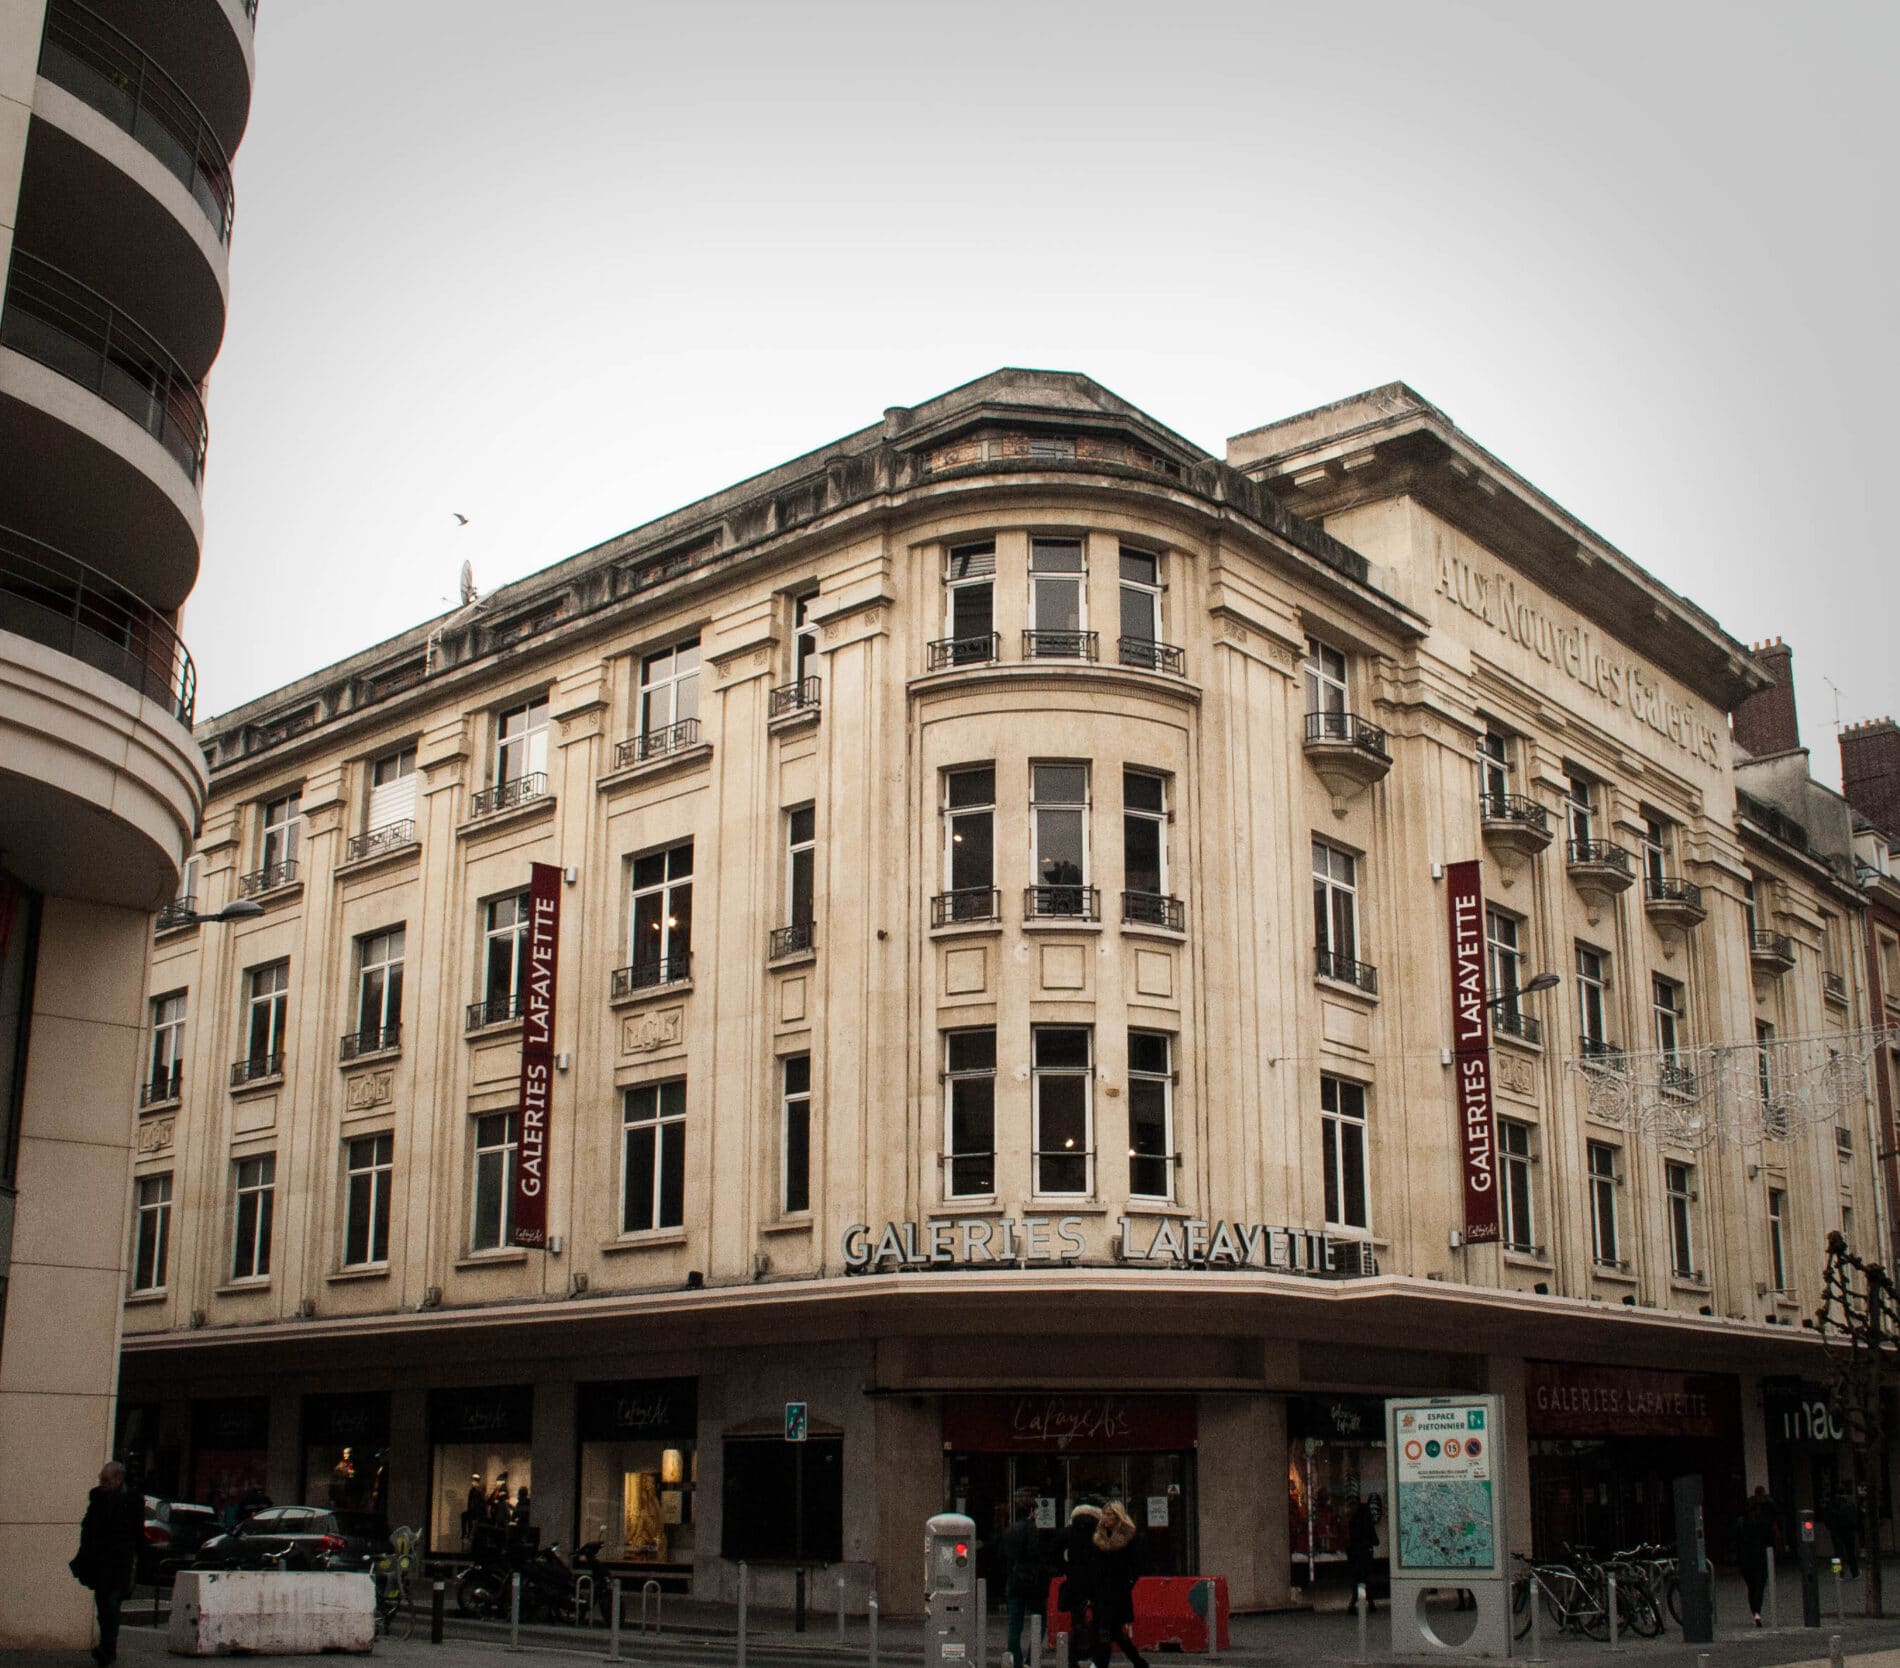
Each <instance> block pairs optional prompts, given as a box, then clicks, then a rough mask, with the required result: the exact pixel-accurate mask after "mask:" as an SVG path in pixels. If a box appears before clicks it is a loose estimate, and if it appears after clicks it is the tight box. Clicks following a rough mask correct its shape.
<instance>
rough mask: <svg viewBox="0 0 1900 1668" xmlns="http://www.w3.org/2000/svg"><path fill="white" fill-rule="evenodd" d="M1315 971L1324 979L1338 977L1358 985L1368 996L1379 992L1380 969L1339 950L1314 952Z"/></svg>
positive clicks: (1341, 981) (1323, 949)
mask: <svg viewBox="0 0 1900 1668" xmlns="http://www.w3.org/2000/svg"><path fill="white" fill-rule="evenodd" d="M1313 971H1314V972H1315V973H1317V974H1318V975H1319V977H1320V978H1322V979H1337V980H1339V982H1340V983H1341V984H1347V985H1357V986H1358V987H1359V988H1360V989H1361V990H1363V991H1364V992H1366V994H1367V995H1368V996H1377V995H1378V994H1379V970H1378V968H1376V967H1374V966H1373V965H1372V964H1371V963H1370V962H1364V961H1354V960H1353V959H1352V957H1351V956H1342V955H1341V954H1340V953H1339V952H1338V951H1337V950H1328V949H1325V948H1323V947H1322V948H1320V949H1316V950H1315V951H1314V952H1313Z"/></svg>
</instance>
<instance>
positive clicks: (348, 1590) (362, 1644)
mask: <svg viewBox="0 0 1900 1668" xmlns="http://www.w3.org/2000/svg"><path fill="white" fill-rule="evenodd" d="M375 1644H376V1584H375V1582H374V1581H373V1580H372V1579H371V1577H370V1576H369V1575H368V1574H366V1573H363V1572H360V1571H348V1570H337V1571H329V1570H309V1571H304V1570H180V1571H179V1572H178V1584H177V1585H176V1586H175V1587H174V1588H173V1589H172V1626H171V1636H170V1638H169V1639H168V1640H167V1641H166V1645H167V1648H168V1649H169V1650H170V1651H171V1653H172V1655H173V1656H219V1655H222V1654H224V1653H226V1652H231V1651H255V1652H257V1653H259V1654H260V1655H267V1656H302V1655H313V1654H315V1653H316V1652H318V1651H358V1652H367V1651H370V1650H372V1649H374V1648H375Z"/></svg>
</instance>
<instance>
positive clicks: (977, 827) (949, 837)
mask: <svg viewBox="0 0 1900 1668" xmlns="http://www.w3.org/2000/svg"><path fill="white" fill-rule="evenodd" d="M943 884H944V890H945V892H946V894H947V895H948V911H947V919H949V920H952V921H987V920H989V919H990V918H991V917H992V916H993V915H994V914H995V913H996V899H995V897H994V895H993V894H994V892H995V889H996V767H995V766H994V765H987V764H986V765H969V766H966V767H965V768H963V769H961V770H946V771H945V772H944V773H943Z"/></svg>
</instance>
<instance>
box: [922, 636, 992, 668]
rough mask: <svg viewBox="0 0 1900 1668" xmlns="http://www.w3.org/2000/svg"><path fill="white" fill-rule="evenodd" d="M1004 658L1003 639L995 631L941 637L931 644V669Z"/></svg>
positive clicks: (979, 664)
mask: <svg viewBox="0 0 1900 1668" xmlns="http://www.w3.org/2000/svg"><path fill="white" fill-rule="evenodd" d="M1002 658H1003V639H1002V638H1001V637H999V636H998V635H997V634H996V633H995V632H993V631H992V632H989V633H987V634H986V635H984V636H981V637H939V638H938V639H937V640H936V642H934V643H932V644H931V645H930V670H931V671H933V672H941V671H942V670H943V669H944V667H946V666H982V665H985V664H987V663H988V662H990V661H993V660H1001V659H1002Z"/></svg>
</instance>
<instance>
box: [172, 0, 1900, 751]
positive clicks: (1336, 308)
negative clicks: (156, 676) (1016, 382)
mask: <svg viewBox="0 0 1900 1668" xmlns="http://www.w3.org/2000/svg"><path fill="white" fill-rule="evenodd" d="M1896 46H1900V8H1895V7H1894V6H1892V5H1887V4H1882V5H1872V4H1868V5H1858V4H1812V3H1811V4H1807V5H1804V6H1800V7H1794V6H1787V5H1777V6H1772V7H1771V6H1765V5H1763V6H1754V5H1747V4H1743V3H1740V0H1723V3H1721V4H1672V3H1665V0H1647V3H1644V4H1619V3H1611V0H1589V3H1587V4H1586V3H1581V0H1580V3H1577V4H1573V5H1569V6H1558V5H1552V4H1523V3H1510V4H1505V3H1497V4H1493V3H1480V0H1426V3H1420V0H1411V3H1407V4H1387V3H1382V0H1358V3H1355V4H1353V5H1350V6H1347V5H1324V4H1318V5H1316V4H1311V3H1304V4H1298V5H1295V4H1282V3H1277V0H1257V3H1254V4H1248V5H1231V6H1229V5H1203V6H1194V5H1188V4H1180V3H1177V4H1175V5H1173V6H1155V5H1152V4H1147V5H1140V6H1136V5H1123V4H1110V3H1106V0H1090V3H1087V4H1053V3H1038V0H1013V3H1010V4H988V3H984V0H960V3H958V4H954V5H944V4H931V5H924V4H911V3H906V0H883V3H875V4H874V3H869V0H866V3H858V4H851V3H824V4H819V3H802V0H777V3H760V4H738V3H730V4H728V3H717V0H713V3H709V0H694V3H692V4H684V5H682V4H678V3H676V0H669V3H667V4H663V5H661V4H654V5H649V4H644V3H637V0H626V3H619V4H610V3H605V0H598V3H582V0H548V3H545V4H537V5H532V6H531V5H527V4H523V3H521V0H400V3H396V0H321V3H318V0H263V4H262V6H261V7H260V10H259V15H258V20H257V64H258V73H257V87H256V96H255V100H254V103H253V106H252V117H251V125H250V131H249V133H248V134H247V136H246V138H245V141H244V145H243V148H242V150H241V151H240V153H239V156H238V161H237V190H238V212H237V222H236V229H235V235H234V243H233V256H232V304H231V317H230V326H229V329H228V331H227V334H226V338H225V346H224V351H223V354H222V356H221V358H220V359H219V361H218V364H217V367H216V369H215V371H214V372H213V375H212V397H211V421H212V439H211V458H210V465H209V476H208V484H207V489H206V518H207V528H208V531H207V537H206V541H205V560H204V569H203V575H202V578H201V580H200V582H199V586H198V589H197V592H196V594H195V595H194V597H193V599H192V602H191V604H190V608H189V612H188V614H187V618H186V635H187V640H188V641H189V642H190V643H191V645H192V649H193V652H194V655H195V656H196V658H197V661H198V665H199V673H200V678H201V696H200V702H199V711H200V713H201V714H204V715H210V714H214V713H218V712H221V711H224V710H227V709H229V708H230V707H232V706H235V705H238V704H240V703H242V702H244V701H247V700H250V699H252V698H253V697H255V696H258V695H260V694H263V693H265V692H266V691H268V690H270V689H273V688H275V687H277V686H279V685H281V684H283V683H285V682H287V681H289V680H291V679H293V678H296V677H298V676H301V675H303V674H304V673H306V672H309V671H312V670H314V669H316V668H318V667H320V666H323V665H326V664H328V663H329V662H331V661H333V660H336V659H338V658H341V657H342V656H344V655H347V654H350V653H352V652H354V651H356V650H358V649H360V648H363V647H366V646H368V645H369V644H370V643H372V642H375V641H377V640H379V639H381V638H382V637H385V636H388V635H390V634H392V633H394V632H397V631H400V630H402V629H404V628H405V627H407V626H409V625H412V624H414V623H415V622H416V621H418V620H421V619H423V618H426V617H428V616H431V615H433V614H435V613H437V612H439V611H440V610H441V609H442V608H443V607H444V606H445V605H446V604H447V603H449V602H452V601H453V598H454V585H455V574H456V569H457V567H458V565H459V564H460V562H461V561H462V559H463V558H464V557H466V558H468V559H469V560H470V561H471V562H472V563H473V564H474V568H475V575H476V579H477V582H478V584H480V585H481V587H482V588H483V589H484V590H486V589H491V588H493V587H494V586H496V585H498V584H500V583H502V582H504V581H507V580H511V579H515V578H518V577H520V576H521V575H523V574H526V573H530V572H532V571H534V570H535V569H537V568H540V567H543V566H545V565H547V564H548V563H549V562H552V561H555V560H558V559H559V558H561V557H563V556H566V555H568V554H571V553H572V552H574V551H576V550H579V549H582V548H584V547H586V546H587V545H590V544H593V543H595V542H597V541H599V540H601V539H603V538H607V537H609V536H611V535H613V534H614V533H617V532H620V531H621V530H623V529H625V528H627V527H631V526H634V525H637V524H638V523H640V522H642V521H645V520H647V519H649V518H651V517H653V516H655V515H658V514H661V513H664V512H665V511H667V510H670V509H673V508H675V507H677V506H679V505H681V504H684V503H687V502H689V501H691V500H692V499H694V498H696V497H698V496H700V495H701V494H703V493H706V492H709V491H713V490H715V489H717V488H719V487H722V486H725V485H727V484H728V483H730V482H732V481H734V480H736V479H738V478H740V477H742V476H744V475H747V474H750V473H752V472H753V471H755V470H758V469H762V468H766V467H769V466H771V465H773V464H775V463H778V462H780V461H782V460H783V459H785V458H787V457H790V456H792V455H794V454H796V453H799V452H802V451H805V450H808V449H810V448H812V447H814V446H817V445H820V444H822V443H824V442H825V441H828V440H831V439H834V438H836V437H837V436H839V435H841V434H844V433H846V432H848V431H850V430H852V429H855V428H858V427H860V426H862V425H863V424H865V423H868V422H871V421H873V420H875V419H876V418H877V417H878V415H879V414H880V413H881V412H882V411H883V409H884V407H886V406H888V405H909V404H915V403H917V402H919V401H922V400H924V399H927V398H929V397H930V396H931V395H933V394H937V393H940V392H942V391H943V390H944V389H946V388H950V387H953V386H955V385H956V384H958V383H960V382H964V381H966V380H968V379H969V378H971V377H973V376H977V375H980V374H982V373H983V372H985V371H988V370H992V369H994V368H996V367H997V366H1001V365H1031V366H1041V367H1051V368H1056V369H1063V370H1078V371H1084V372H1086V373H1088V374H1089V375H1090V376H1093V377H1094V378H1096V379H1097V380H1098V381H1100V382H1102V383H1105V384H1106V385H1107V386H1108V387H1110V388H1112V389H1114V390H1115V391H1116V392H1117V393H1119V394H1121V395H1123V396H1124V397H1126V398H1128V399H1130V400H1132V401H1134V402H1135V403H1136V404H1137V405H1139V406H1141V407H1142V408H1143V409H1144V410H1146V411H1148V412H1150V413H1151V414H1152V415H1153V416H1155V417H1156V418H1158V419H1159V420H1161V421H1162V422H1164V423H1167V424H1169V425H1170V426H1172V427H1174V428H1175V429H1177V430H1179V431H1180V432H1181V433H1183V434H1185V435H1187V436H1188V437H1189V438H1191V439H1193V440H1195V441H1197V442H1198V443H1199V444H1201V445H1202V446H1204V447H1206V448H1207V449H1208V450H1210V451H1213V452H1217V453H1218V452H1220V451H1221V450H1222V448H1223V445H1224V442H1225V440H1226V437H1227V436H1228V435H1230V434H1233V433H1236V432H1238V431H1240V430H1242V429H1246V428H1250V427H1252V426H1254V425H1256V424H1259V423H1263V422H1267V421H1270V420H1272V419H1274V418H1277V417H1281V416H1285V415H1289V414H1291V413H1293V412H1296V411H1301V410H1304V409H1306V408H1307V407H1309V406H1313V405H1317V404H1320V403H1323V402H1325V401H1328V400H1333V399H1337V398H1340V397H1342V396H1344V395H1346V394H1350V393H1354V392H1357V391H1359V390H1360V389H1363V388H1368V387H1372V386H1375V385H1377V384H1379V383H1382V382H1387V381H1391V380H1394V379H1400V380H1404V381H1406V382H1409V383H1411V384H1412V385H1413V386H1414V387H1415V388H1417V389H1418V390H1419V391H1420V392H1421V393H1422V394H1424V395H1425V396H1426V397H1427V398H1428V399H1430V400H1432V401H1434V402H1435V403H1437V404H1438V405H1439V406H1441V407H1442V408H1443V409H1445V410H1446V411H1447V412H1449V414H1450V415H1451V417H1452V418H1453V420H1454V421H1456V422H1457V423H1458V424H1459V425H1460V426H1461V427H1462V428H1464V429H1465V430H1466V432H1468V433H1469V434H1471V435H1472V436H1473V437H1474V438H1475V439H1477V440H1478V441H1479V442H1480V443H1481V444H1483V445H1485V446H1487V447H1488V448H1489V449H1490V450H1492V451H1493V452H1495V453H1497V454H1498V455H1499V456H1500V457H1502V458H1503V459H1504V460H1505V461H1506V462H1507V463H1509V464H1510V465H1512V466H1513V467H1514V468H1516V469H1518V470H1519V471H1520V472H1522V473H1523V474H1525V475H1526V476H1528V477H1529V478H1530V479H1531V480H1532V481H1534V482H1536V483H1537V484H1538V485H1539V486H1541V487H1542V488H1544V489H1545V490H1546V491H1547V492H1549V493H1550V494H1552V495H1553V496H1554V497H1555V498H1556V499H1557V500H1558V501H1559V502H1560V503H1562V504H1564V505H1565V506H1566V507H1567V508H1568V509H1569V510H1571V511H1572V512H1573V513H1574V514H1576V515H1577V516H1579V517H1580V518H1581V519H1582V520H1584V521H1585V522H1587V523H1589V524H1590V525H1591V526H1592V527H1594V528H1595V529H1596V530H1597V531H1598V532H1599V533H1601V534H1602V535H1603V536H1604V537H1606V538H1608V539H1609V540H1611V541H1612V542H1613V543H1615V544H1617V545H1618V546H1620V547H1621V548H1622V549H1623V550H1624V551H1626V552H1627V553H1628V554H1629V555H1630V556H1632V557H1633V558H1634V559H1635V560H1637V561H1638V562H1640V563H1642V564H1643V565H1644V566H1645V567H1647V568H1649V569H1650V570H1651V571H1653V572H1654V573H1655V574H1656V575H1657V576H1658V577H1659V578H1661V579H1662V580H1663V581H1664V582H1665V583H1667V584H1670V585H1672V586H1674V587H1676V588H1677V589H1678V590H1680V591H1683V592H1684V593H1686V594H1687V595H1688V596H1690V597H1691V598H1693V599H1694V600H1695V601H1697V602H1699V603H1700V604H1702V605H1703V606H1704V607H1705V608H1708V609H1709V610H1710V611H1711V612H1713V613H1714V614H1715V615H1716V617H1717V618H1718V619H1720V621H1721V622H1722V624H1723V625H1724V626H1726V627H1727V628H1728V629H1729V630H1730V631H1731V632H1733V633H1734V634H1735V635H1736V636H1738V637H1740V638H1742V639H1744V640H1747V641H1754V640H1757V639H1760V638H1763V637H1766V636H1770V635H1775V634H1779V635H1782V636H1784V637H1786V638H1787V639H1788V640H1789V641H1790V642H1791V643H1792V644H1793V645H1794V647H1795V652H1796V660H1795V667H1796V673H1797V678H1798V680H1799V688H1800V697H1801V708H1802V720H1803V736H1804V739H1805V740H1806V741H1807V742H1808V743H1809V745H1810V746H1811V747H1812V748H1813V750H1814V759H1815V767H1816V773H1817V774H1818V775H1821V776H1822V777H1824V779H1826V780H1829V781H1837V780H1838V764H1837V760H1836V757H1835V751H1834V745H1833V740H1832V722H1833V717H1834V710H1835V708H1834V695H1833V693H1832V691H1831V690H1830V688H1829V686H1828V684H1827V683H1826V682H1825V681H1824V678H1831V679H1832V680H1833V682H1834V684H1835V685H1837V686H1838V687H1839V690H1840V711H1841V715H1842V716H1843V717H1844V718H1846V719H1848V720H1850V721H1851V720H1852V719H1855V718H1860V717H1870V716H1878V715H1880V714H1883V713H1887V712H1890V711H1893V710H1895V709H1896V708H1900V670H1897V669H1896V661H1895V657H1894V655H1893V653H1892V651H1891V648H1890V644H1891V642H1892V635H1893V613H1894V607H1895V600H1894V599H1895V594H1896V589H1900V588H1897V587H1896V586H1895V584H1894V581H1893V568H1894V563H1893V553H1892V545H1891V541H1890V539H1889V537H1888V533H1889V518H1888V516H1887V515H1886V514H1883V513H1882V512H1883V511H1885V509H1886V499H1887V498H1888V496H1889V495H1888V492H1887V490H1886V488H1885V487H1883V486H1882V485H1881V483H1883V482H1886V481H1890V480H1891V479H1892V478H1893V473H1894V465H1893V460H1894V458H1895V455H1896V448H1895V445H1894V442H1895V438H1896V435H1895V428H1896V422H1895V418H1894V415H1893V406H1892V390H1893V388H1894V387H1895V385H1896V383H1900V376H1896V372H1897V371H1900V363H1897V361H1900V354H1897V353H1896V338H1895V327H1894V322H1893V316H1894V305H1893V290H1894V256H1895V253H1896V241H1900V240H1897V239H1896V236H1895V231H1894V202H1895V179H1894V138H1893V132H1892V127H1891V122H1890V120H1889V117H1888V115H1885V114H1883V111H1887V110H1888V109H1889V105H1890V101H1891V86H1890V84H1889V80H1888V77H1889V74H1890V71H1891V67H1892V65H1893V63H1894V62H1895V49H1896ZM454 511H461V512H462V513H464V514H466V515H468V516H470V517H471V518H472V520H471V522H470V525H469V526H468V527H467V528H465V529H464V528H458V527H457V525H456V523H455V521H454V519H453V515H452V512H454Z"/></svg>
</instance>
